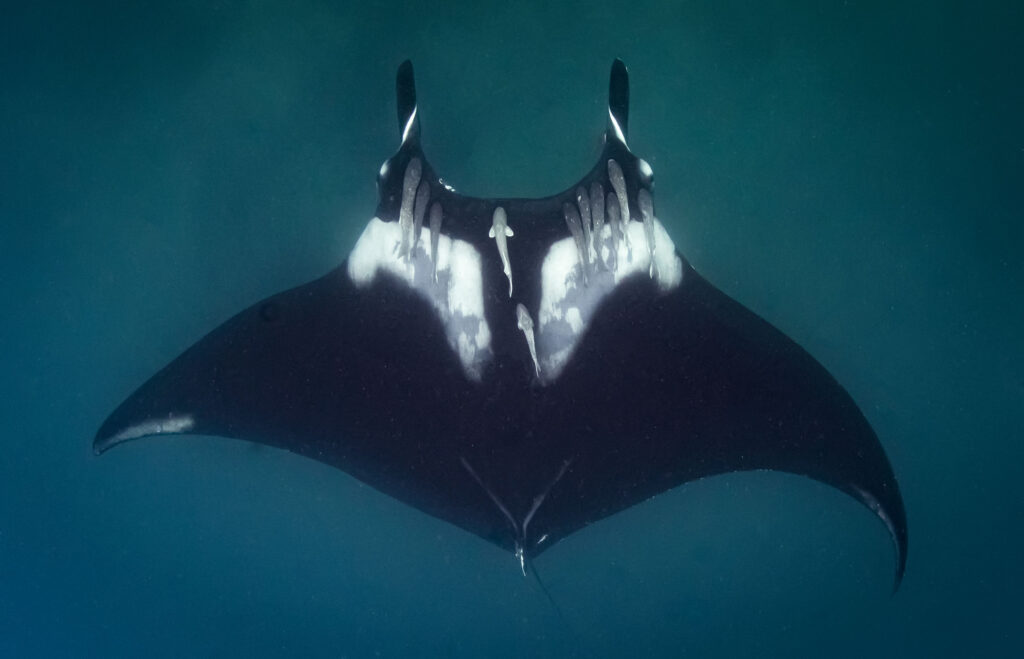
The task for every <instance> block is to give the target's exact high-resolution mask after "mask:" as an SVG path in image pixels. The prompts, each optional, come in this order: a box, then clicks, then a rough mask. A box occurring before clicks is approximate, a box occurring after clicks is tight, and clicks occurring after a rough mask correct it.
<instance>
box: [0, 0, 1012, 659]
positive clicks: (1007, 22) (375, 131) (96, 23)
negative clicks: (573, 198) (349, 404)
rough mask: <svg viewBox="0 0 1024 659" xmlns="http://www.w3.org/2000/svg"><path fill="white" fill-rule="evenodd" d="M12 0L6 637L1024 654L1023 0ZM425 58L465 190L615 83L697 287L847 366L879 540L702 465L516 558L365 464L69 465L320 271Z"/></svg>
mask: <svg viewBox="0 0 1024 659" xmlns="http://www.w3.org/2000/svg"><path fill="white" fill-rule="evenodd" d="M765 5H766V3H754V2H749V3H743V2H724V3H723V2H706V3H699V2H685V3H663V4H658V3H646V2H632V3H626V4H621V3H610V2H609V3H603V4H598V3H587V4H568V3H567V4H565V5H561V4H560V5H558V6H557V7H549V6H547V3H540V2H538V3H532V4H524V3H519V4H514V5H512V4H495V5H492V6H487V7H484V8H477V7H475V6H474V5H471V4H469V3H466V4H465V5H464V6H462V5H450V6H449V7H447V8H442V7H439V6H438V5H437V3H432V4H423V5H413V4H409V5H401V4H394V5H391V6H382V7H380V8H373V7H369V6H359V7H355V8H347V7H346V6H345V5H338V6H334V5H332V3H316V2H309V3H294V2H274V1H267V2H248V3H247V2H220V3H206V2H176V3H165V4H159V5H158V4H157V3H140V4H138V6H135V7H134V8H133V7H127V8H126V7H125V6H122V4H121V3H107V2H95V3H89V4H88V5H85V4H77V3H68V4H66V5H62V4H60V3H27V4H26V5H25V6H22V7H18V8H10V7H9V8H6V9H5V12H4V13H5V16H4V20H3V22H2V24H0V75H2V80H3V88H2V93H0V227H2V230H0V257H2V258H0V291H2V300H3V310H4V315H3V322H2V323H0V359H2V362H0V363H2V371H0V373H2V375H0V428H3V431H2V441H3V444H4V446H3V451H2V453H0V656H5V657H6V656H10V657H87V656H95V657H139V656H145V657H150V658H152V659H156V658H157V657H182V656H203V657H228V656H249V657H284V656H304V657H338V656H349V657H368V656H383V657H400V656H442V657H476V656H496V657H524V656H527V657H529V656H573V655H576V656H608V657H620V656H666V657H668V656H693V657H826V656H827V657H850V658H854V657H867V656H872V657H918V656H920V657H965V656H978V657H1017V656H1021V655H1022V654H1024V642H1022V640H1021V636H1020V621H1021V619H1022V617H1024V604H1022V603H1021V599H1020V596H1019V592H1020V590H1021V588H1022V587H1024V568H1022V567H1021V563H1020V557H1021V556H1022V555H1024V531H1022V528H1024V498H1022V497H1021V494H1020V492H1019V490H1018V488H1017V486H1018V483H1019V481H1020V479H1021V477H1022V475H1024V472H1022V468H1021V464H1022V458H1024V448H1022V441H1024V437H1022V427H1024V424H1022V416H1024V414H1022V410H1024V375H1022V374H1024V339H1022V335H1024V334H1022V333H1024V311H1022V307H1024V305H1022V301H1024V297H1022V290H1024V288H1022V284H1024V266H1022V262H1021V258H1020V255H1021V251H1022V247H1024V229H1022V213H1021V208H1022V207H1024V203H1022V202H1024V121H1022V117H1024V103H1022V100H1024V99H1022V95H1024V91H1022V90H1024V86H1022V84H1021V82H1022V76H1021V64H1020V63H1021V62H1022V61H1024V52H1022V51H1024V49H1022V48H1021V46H1020V45H1019V35H1020V34H1021V33H1022V28H1024V16H1022V9H1021V8H1020V6H1019V5H1018V4H1017V3H1005V4H1003V5H1000V3H986V4H985V5H984V6H983V7H981V8H977V7H973V6H971V5H969V4H968V3H938V4H937V3H923V2H922V3H917V4H910V3H890V2H875V3H857V2H849V3H834V5H829V6H823V5H821V4H820V3H811V2H806V3H789V4H787V5H782V4H781V3H780V4H778V5H776V6H773V7H767V6H765ZM406 57H409V58H412V59H413V61H414V62H415V64H416V71H417V82H418V87H419V94H420V99H421V113H422V114H421V120H422V122H423V137H424V143H425V148H426V151H427V154H428V156H429V157H430V158H431V161H432V163H433V164H434V166H435V167H436V168H437V169H438V170H439V171H440V172H442V174H443V175H444V176H445V178H446V180H449V181H450V182H452V183H453V184H454V185H455V186H456V187H458V188H459V189H460V191H463V192H466V193H469V194H476V195H481V196H486V195H498V194H500V195H529V196H539V195H545V194H549V193H553V192H555V191H558V190H561V189H562V188H564V187H565V186H566V185H568V184H569V183H571V182H573V181H575V180H576V178H577V177H578V176H579V175H580V174H582V173H583V172H584V171H585V170H586V169H588V168H589V167H590V166H591V164H592V162H593V158H594V157H596V155H597V153H598V146H599V141H598V138H599V134H600V131H601V130H602V129H603V126H604V121H605V115H604V103H605V102H606V98H605V93H606V85H607V74H608V67H609V65H610V63H611V61H612V59H613V58H614V57H621V58H623V59H624V60H625V61H626V63H627V64H628V66H629V67H630V71H631V75H632V98H633V104H632V113H631V126H630V144H631V147H632V148H633V150H634V151H635V152H636V153H638V154H639V155H641V156H643V157H644V158H646V159H647V160H648V161H649V162H650V163H651V164H652V166H653V168H654V171H655V175H656V177H657V185H658V187H657V192H656V204H657V206H656V207H657V210H658V214H659V216H660V217H661V219H662V220H663V222H665V224H666V226H667V227H668V229H669V231H670V233H671V234H672V236H673V238H674V239H675V241H676V244H677V245H678V246H679V248H680V250H681V251H683V252H684V253H685V254H686V255H687V256H688V257H689V259H690V260H691V262H692V263H693V264H694V265H695V267H696V268H697V269H698V270H700V271H701V272H702V273H703V274H704V275H705V276H707V277H708V278H709V279H710V280H711V281H713V282H715V283H716V284H717V285H718V286H719V287H721V288H722V289H723V290H725V291H726V292H727V293H729V294H730V295H732V296H733V297H735V298H736V299H738V300H739V301H741V302H743V303H744V304H745V305H747V306H748V307H750V308H751V309H753V310H754V311H756V312H758V313H759V314H761V315H763V316H764V317H766V318H767V319H769V320H770V321H771V322H773V323H774V324H775V325H777V326H778V327H780V328H781V329H783V330H784V331H785V332H787V333H788V334H789V335H790V336H792V337H793V338H795V339H796V340H797V341H798V342H799V343H801V344H802V345H804V346H805V347H806V348H808V350H809V351H810V352H811V353H812V354H814V355H815V356H817V357H818V359H819V360H821V361H822V362H823V363H824V364H825V365H826V366H827V367H828V368H829V369H830V370H831V371H832V372H833V373H834V374H835V375H836V376H837V378H838V379H839V380H840V381H841V382H843V383H844V385H845V386H846V387H847V388H848V390H849V391H850V392H851V393H852V394H853V396H854V398H855V399H856V400H857V401H858V403H859V404H860V405H861V407H862V408H863V410H864V412H865V414H866V415H867V417H868V418H869V420H870V421H871V422H872V424H873V425H874V427H875V429H876V430H877V432H878V434H879V436H880V438H881V440H882V443H883V444H884V446H885V448H886V450H887V452H888V454H889V456H890V459H891V461H892V463H893V466H894V469H895V471H896V474H897V477H898V478H899V481H900V484H901V487H902V489H903V494H904V498H905V501H906V505H907V510H908V516H909V524H910V554H909V560H908V564H907V574H906V579H905V581H904V584H903V587H902V589H901V590H900V591H899V592H898V593H897V594H896V595H895V596H894V597H890V594H889V589H890V579H891V572H892V560H893V559H892V553H891V547H890V545H889V541H888V538H887V536H886V533H885V531H884V529H883V527H882V525H880V524H879V523H878V522H877V521H876V520H875V519H874V518H873V517H872V516H871V515H870V514H868V513H866V512H865V511H864V510H863V509H862V508H861V507H860V506H858V505H857V504H856V503H854V502H853V501H852V500H848V499H847V498H846V497H844V496H843V495H841V494H838V493H836V492H834V491H832V490H829V489H827V488H825V487H823V486H820V485H817V484H815V483H812V482H810V481H805V480H803V479H800V478H796V477H791V476H783V475H778V474H774V475H773V474H735V475H730V476H725V477H719V478H714V479H710V480H708V481H705V482H700V483H695V484H690V485H687V486H684V487H682V488H679V489H677V490H674V491H672V492H670V493H668V494H666V495H663V496H661V497H658V498H656V499H655V500H652V501H651V502H649V503H647V504H645V505H642V506H639V507H636V508H634V509H632V510H630V511H628V512H626V513H623V514H620V515H617V516H615V517H613V518H610V519H608V520H605V521H603V522H601V523H599V524H596V525H594V526H592V527H590V528H588V529H586V530H584V531H582V532H580V533H578V534H576V535H574V536H572V537H570V538H569V539H567V540H565V541H564V542H563V543H561V544H560V545H559V546H558V547H557V548H556V549H554V550H552V551H550V552H548V553H547V554H545V555H544V556H543V557H542V558H541V559H540V560H539V561H538V567H539V569H540V570H541V571H542V572H543V575H544V578H545V580H546V582H547V586H548V588H549V590H550V591H551V594H552V596H553V597H554V599H555V600H556V601H557V602H558V604H559V606H560V607H561V609H562V611H563V613H564V620H563V619H562V618H559V617H558V616H557V615H556V614H555V613H554V612H553V610H552V608H551V606H550V605H549V604H548V602H547V600H546V599H545V598H544V596H543V595H542V594H541V593H540V592H539V591H538V590H537V588H536V586H535V585H534V584H533V583H532V582H530V581H526V580H523V579H522V577H521V576H520V575H519V573H518V571H517V568H516V566H515V564H514V562H513V560H512V558H511V557H510V556H508V555H506V554H504V553H502V552H500V551H499V550H497V549H496V548H494V547H492V546H490V545H487V544H485V543H483V542H482V541H480V540H478V539H476V538H474V537H471V536H469V535H467V534H465V533H464V532H462V531H459V530H458V529H455V528H453V527H450V526H448V525H446V524H444V523H442V522H438V521H436V520H433V519H431V518H428V517H426V516H424V515H422V514H420V513H418V512H416V511H414V510H411V509H409V508H407V507H405V506H403V505H401V504H399V503H397V502H395V501H393V500H391V499H388V498H386V497H384V496H382V495H380V494H378V493H376V492H374V491H373V490H371V489H369V488H367V487H364V486H361V485H360V484H359V483H358V482H356V481H355V480H353V479H351V478H350V477H348V476H346V475H344V474H342V473H340V472H337V471H334V470H331V469H329V468H327V467H324V466H322V465H319V464H315V463H312V462H309V461H305V460H302V459H299V458H297V457H294V456H291V455H288V454H284V453H281V452H278V451H274V450H272V449H254V448H252V447H250V446H249V445H246V444H245V443H242V442H233V441H228V440H220V439H208V438H203V439H177V440H152V441H150V442H139V443H136V444H132V445H130V446H126V447H124V448H120V449H118V450H115V451H112V452H111V453H110V454H108V455H105V456H104V457H103V458H95V457H94V456H93V455H92V452H91V448H90V442H91V439H92V435H93V433H94V432H95V430H96V428H97V426H98V425H99V423H100V422H101V421H102V420H103V418H104V417H105V416H106V414H107V413H108V412H109V411H110V410H111V409H112V408H113V406H114V405H116V404H117V403H118V402H119V401H120V400H121V399H122V398H123V397H124V396H125V395H127V394H128V393H129V392H130V391H131V390H132V389H133V388H134V387H135V386H136V385H137V384H138V383H140V382H141V381H142V380H143V379H144V378H145V377H147V376H148V375H149V374H151V373H152V372H153V371H155V370H156V369H157V368H159V367H161V366H162V365H164V364H165V363H166V362H167V361H168V360H169V359H171V358H172V357H174V356H175V355H177V354H178V353H179V352H180V351H181V350H182V349H184V348H185V347H187V346H188V345H190V344H191V342H192V341H194V340H195V339H197V338H198V337H200V336H201V335H202V334H204V333H205V332H206V331H208V330H209V329H210V328H212V327H213V326H214V325H216V324H217V323H219V322H221V321H222V320H224V319H226V318H227V317H228V316H230V315H231V314H233V313H234V312H235V311H237V310H238V309H239V308H240V307H241V306H243V305H245V304H248V303H249V302H252V301H255V300H257V299H259V298H261V297H264V296H266V295H268V294H270V293H273V292H276V291H278V290H281V289H283V288H286V287H289V286H292V285H296V284H299V283H302V282H304V281H306V280H309V279H311V278H313V277H316V276H318V275H320V274H322V273H323V272H325V271H326V270H328V269H329V268H332V267H334V266H335V265H336V264H337V263H338V262H339V261H340V260H341V259H342V258H344V256H345V254H347V252H348V250H349V249H350V248H351V246H352V245H353V244H354V241H355V239H356V237H357V236H358V234H359V232H360V231H361V230H362V227H363V226H364V225H365V223H366V221H367V220H368V218H369V217H370V216H371V214H372V212H373V210H374V208H375V204H376V199H375V191H374V177H375V175H376V172H377V169H378V167H379V166H380V163H381V162H382V161H383V160H384V159H385V158H386V157H388V156H389V155H390V154H391V153H392V152H393V150H394V149H395V148H396V146H397V139H398V135H397V128H396V125H395V113H394V97H393V94H394V89H393V80H394V78H393V76H394V72H395V69H396V67H397V65H398V64H399V62H401V60H403V59H405V58H406Z"/></svg>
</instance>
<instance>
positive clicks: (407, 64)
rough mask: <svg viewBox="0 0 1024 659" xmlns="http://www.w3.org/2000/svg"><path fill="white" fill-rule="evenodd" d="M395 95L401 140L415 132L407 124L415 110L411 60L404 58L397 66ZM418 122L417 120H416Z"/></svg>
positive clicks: (414, 87)
mask: <svg viewBox="0 0 1024 659" xmlns="http://www.w3.org/2000/svg"><path fill="white" fill-rule="evenodd" d="M395 97H396V101H397V104H398V132H399V134H400V135H402V136H403V140H404V139H405V138H406V137H408V136H409V135H410V134H413V135H414V134H415V131H414V130H410V129H411V128H413V127H412V126H410V125H409V122H410V120H411V119H414V114H415V112H416V78H415V76H414V74H413V69H412V60H405V61H404V62H402V63H401V64H400V65H399V66H398V74H397V75H396V76H395ZM417 123H418V120H417Z"/></svg>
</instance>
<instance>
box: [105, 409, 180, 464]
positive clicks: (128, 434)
mask: <svg viewBox="0 0 1024 659" xmlns="http://www.w3.org/2000/svg"><path fill="white" fill-rule="evenodd" d="M195 427H196V422H195V418H194V417H193V416H192V415H191V414H168V415H167V416H161V417H160V418H155V419H146V420H144V421H140V422H138V423H134V424H131V425H126V426H122V425H115V424H114V423H113V422H112V419H108V420H107V421H106V422H105V423H104V424H103V425H102V426H101V427H100V429H99V431H98V432H97V433H96V437H95V438H94V439H93V441H92V450H93V453H95V454H96V455H102V454H103V453H105V452H107V451H108V450H109V449H111V448H113V447H114V446H117V445H118V444H121V443H123V442H127V441H131V440H133V439H141V438H143V437H155V436H157V435H183V434H187V433H189V432H192V430H193V429H194V428H195Z"/></svg>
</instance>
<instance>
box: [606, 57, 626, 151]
mask: <svg viewBox="0 0 1024 659" xmlns="http://www.w3.org/2000/svg"><path fill="white" fill-rule="evenodd" d="M608 124H609V126H608V130H609V132H611V133H612V134H613V135H615V136H616V137H617V138H618V139H619V141H621V142H622V143H623V144H625V143H626V136H627V135H628V134H629V71H628V70H626V64H625V63H624V62H623V61H622V60H621V59H619V58H615V61H613V62H612V70H611V74H610V75H609V77H608Z"/></svg>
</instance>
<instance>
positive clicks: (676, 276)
mask: <svg viewBox="0 0 1024 659" xmlns="http://www.w3.org/2000/svg"><path fill="white" fill-rule="evenodd" d="M651 221H652V225H653V231H652V232H651V233H652V234H653V236H654V240H653V248H652V245H649V244H648V240H647V235H648V230H647V229H646V228H645V227H644V225H643V224H641V223H640V222H630V223H629V224H628V225H626V226H625V231H624V232H623V234H622V237H623V239H621V240H620V239H618V238H619V237H620V236H616V235H615V233H616V232H618V231H619V228H618V227H617V226H615V225H611V224H605V225H604V226H603V227H601V229H600V230H599V231H598V232H597V233H595V234H594V236H593V244H592V245H591V246H589V247H590V249H589V251H590V255H589V259H588V261H589V263H590V267H589V268H587V267H586V266H584V264H582V263H581V262H580V254H581V251H580V249H578V245H577V244H576V241H575V240H574V238H563V239H562V240H559V241H557V242H555V243H554V244H552V245H551V248H550V249H549V250H548V253H547V254H546V255H545V257H544V262H543V265H542V266H541V298H540V312H539V314H538V318H537V320H538V323H537V324H538V328H537V359H538V361H539V362H540V377H541V381H542V382H544V383H550V382H552V381H554V380H555V379H556V378H558V376H559V375H561V373H562V369H563V368H565V365H566V363H567V362H568V361H569V358H570V357H571V356H572V353H573V350H574V349H575V348H576V345H577V344H578V343H579V341H580V339H581V338H582V337H583V335H584V334H585V333H586V330H587V327H588V326H589V324H590V321H591V319H592V318H593V316H594V313H595V312H596V311H597V309H598V307H599V306H600V305H601V302H602V301H603V300H604V299H605V298H606V297H608V296H609V295H611V293H612V292H613V291H614V290H615V288H616V287H617V286H618V285H619V284H621V283H622V281H623V280H625V279H626V278H627V277H629V276H631V275H635V274H638V273H643V274H644V275H650V276H651V277H653V278H654V279H655V281H656V282H657V283H658V287H659V288H660V289H661V290H662V291H666V292H667V291H670V290H672V289H673V288H675V287H677V286H679V284H680V282H682V280H683V262H682V260H681V259H680V258H679V256H678V255H677V254H676V248H675V245H674V244H673V243H672V239H671V238H669V236H668V233H667V232H666V231H665V227H663V226H662V225H661V223H660V222H658V221H657V220H654V219H653V218H652V220H651ZM588 269H589V271H590V272H589V274H588V275H587V277H586V281H584V277H583V273H584V272H585V271H586V270H588Z"/></svg>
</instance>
